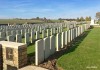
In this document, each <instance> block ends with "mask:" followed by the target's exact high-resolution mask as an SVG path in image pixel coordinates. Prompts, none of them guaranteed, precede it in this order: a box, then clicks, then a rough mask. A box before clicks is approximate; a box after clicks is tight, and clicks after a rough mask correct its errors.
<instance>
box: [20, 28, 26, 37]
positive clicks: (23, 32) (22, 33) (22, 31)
mask: <svg viewBox="0 0 100 70" xmlns="http://www.w3.org/2000/svg"><path fill="white" fill-rule="evenodd" d="M21 35H22V37H24V35H25V30H23V29H22V30H21Z"/></svg>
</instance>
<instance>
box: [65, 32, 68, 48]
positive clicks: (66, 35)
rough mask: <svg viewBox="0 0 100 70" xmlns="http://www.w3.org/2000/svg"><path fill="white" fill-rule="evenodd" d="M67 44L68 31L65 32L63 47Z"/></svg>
mask: <svg viewBox="0 0 100 70" xmlns="http://www.w3.org/2000/svg"><path fill="white" fill-rule="evenodd" d="M67 44H68V31H66V32H65V45H66V46H67Z"/></svg>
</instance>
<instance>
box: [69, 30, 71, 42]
mask: <svg viewBox="0 0 100 70" xmlns="http://www.w3.org/2000/svg"><path fill="white" fill-rule="evenodd" d="M70 37H71V35H70V30H68V43H70V41H71V40H70Z"/></svg>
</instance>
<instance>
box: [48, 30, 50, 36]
mask: <svg viewBox="0 0 100 70" xmlns="http://www.w3.org/2000/svg"><path fill="white" fill-rule="evenodd" d="M49 36H50V30H49V29H47V37H49Z"/></svg>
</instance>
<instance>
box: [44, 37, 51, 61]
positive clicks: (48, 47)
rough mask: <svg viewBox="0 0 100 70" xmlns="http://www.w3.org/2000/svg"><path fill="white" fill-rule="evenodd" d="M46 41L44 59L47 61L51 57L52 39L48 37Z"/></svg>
mask: <svg viewBox="0 0 100 70" xmlns="http://www.w3.org/2000/svg"><path fill="white" fill-rule="evenodd" d="M43 40H44V58H45V59H47V58H48V57H49V56H50V37H46V38H44V39H43Z"/></svg>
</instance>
